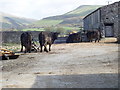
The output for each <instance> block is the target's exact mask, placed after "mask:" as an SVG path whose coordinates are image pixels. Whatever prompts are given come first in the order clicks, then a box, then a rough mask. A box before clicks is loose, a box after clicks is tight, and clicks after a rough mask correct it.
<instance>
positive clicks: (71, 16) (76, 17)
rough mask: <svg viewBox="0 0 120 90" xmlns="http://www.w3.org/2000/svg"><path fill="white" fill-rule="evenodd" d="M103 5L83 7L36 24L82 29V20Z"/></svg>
mask: <svg viewBox="0 0 120 90" xmlns="http://www.w3.org/2000/svg"><path fill="white" fill-rule="evenodd" d="M99 7H101V5H82V6H80V7H78V8H76V9H74V10H72V11H70V12H67V13H65V14H63V15H58V16H52V17H47V18H44V19H42V20H39V21H37V22H36V23H34V24H35V25H36V26H41V27H46V26H68V27H82V23H83V21H82V19H83V18H84V17H85V16H86V15H87V14H89V13H91V12H92V11H94V10H96V9H97V8H99Z"/></svg>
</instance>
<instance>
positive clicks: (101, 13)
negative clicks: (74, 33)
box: [83, 1, 120, 42]
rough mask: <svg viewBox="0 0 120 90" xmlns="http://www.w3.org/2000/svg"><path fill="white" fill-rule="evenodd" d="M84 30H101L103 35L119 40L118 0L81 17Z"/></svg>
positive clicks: (119, 16)
mask: <svg viewBox="0 0 120 90" xmlns="http://www.w3.org/2000/svg"><path fill="white" fill-rule="evenodd" d="M83 21H84V30H97V29H99V30H101V32H102V33H103V36H104V37H116V38H117V39H118V41H119V42H120V33H119V29H120V1H119V2H115V3H113V4H109V5H106V6H103V7H100V8H98V9H97V10H95V11H93V12H92V13H90V14H88V15H87V16H86V17H84V19H83Z"/></svg>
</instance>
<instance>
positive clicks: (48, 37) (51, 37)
mask: <svg viewBox="0 0 120 90" xmlns="http://www.w3.org/2000/svg"><path fill="white" fill-rule="evenodd" d="M58 34H59V33H57V32H47V31H42V32H40V33H39V43H40V48H41V51H40V52H42V47H43V46H44V51H46V52H48V50H47V45H49V51H51V45H52V44H53V43H54V41H55V39H57V37H58Z"/></svg>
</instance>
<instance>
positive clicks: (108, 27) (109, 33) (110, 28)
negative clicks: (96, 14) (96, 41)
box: [105, 23, 114, 37]
mask: <svg viewBox="0 0 120 90" xmlns="http://www.w3.org/2000/svg"><path fill="white" fill-rule="evenodd" d="M105 37H114V24H113V23H105Z"/></svg>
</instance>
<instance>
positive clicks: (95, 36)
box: [86, 30, 102, 42]
mask: <svg viewBox="0 0 120 90" xmlns="http://www.w3.org/2000/svg"><path fill="white" fill-rule="evenodd" d="M86 35H87V38H88V40H89V41H90V42H92V41H93V40H95V42H96V41H98V42H99V41H100V40H101V38H102V36H101V32H100V30H91V31H87V33H86Z"/></svg>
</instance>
